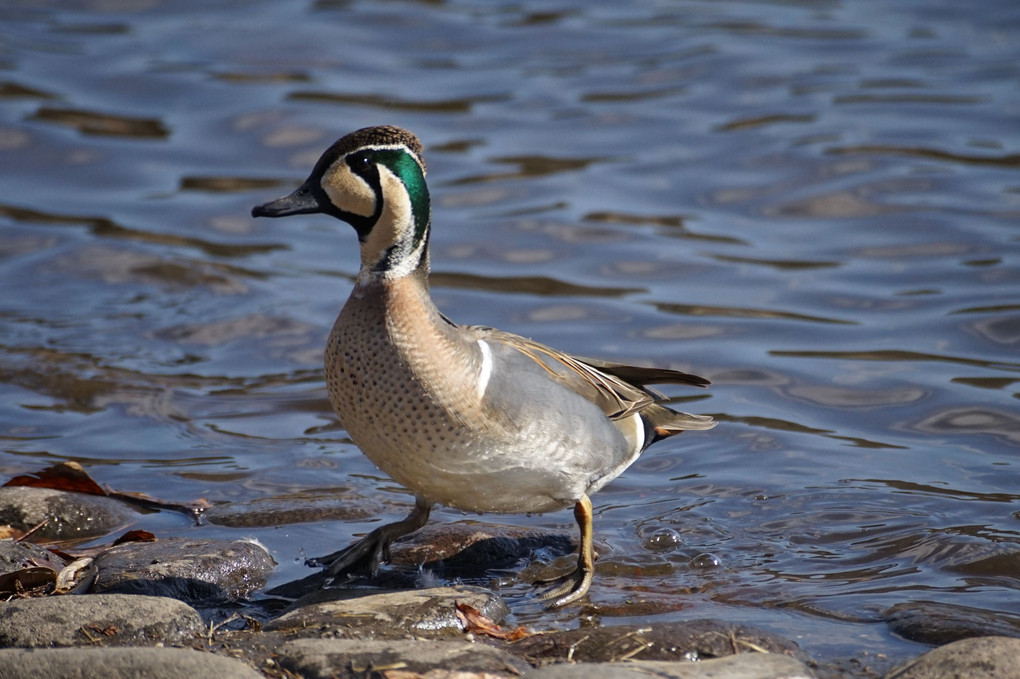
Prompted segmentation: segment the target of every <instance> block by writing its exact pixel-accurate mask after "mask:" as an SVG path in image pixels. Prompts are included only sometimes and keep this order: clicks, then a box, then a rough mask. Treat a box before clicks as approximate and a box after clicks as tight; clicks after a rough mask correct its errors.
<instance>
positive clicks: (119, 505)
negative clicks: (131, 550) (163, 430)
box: [0, 486, 138, 540]
mask: <svg viewBox="0 0 1020 679" xmlns="http://www.w3.org/2000/svg"><path fill="white" fill-rule="evenodd" d="M137 516H138V513H137V512H136V511H135V510H134V509H133V508H132V507H130V506H129V505H127V504H125V503H123V502H120V501H118V500H114V499H112V498H108V497H104V496H102V495H90V494H88V493H69V492H65V491H61V490H53V489H51V488H34V487H31V486H4V487H0V525H3V524H8V525H11V526H13V527H15V528H17V529H19V530H28V529H30V528H33V527H35V526H37V525H38V524H40V523H42V522H43V521H44V520H45V521H47V523H46V525H45V526H43V527H42V528H40V529H39V530H38V531H37V532H36V533H35V534H34V536H35V537H37V538H40V539H47V540H67V539H72V538H88V537H96V536H100V535H107V534H108V533H111V532H113V531H114V530H116V529H117V528H119V527H121V526H123V525H124V524H126V523H128V522H129V521H132V520H134V519H135V518H137Z"/></svg>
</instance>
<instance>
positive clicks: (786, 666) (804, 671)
mask: <svg viewBox="0 0 1020 679" xmlns="http://www.w3.org/2000/svg"><path fill="white" fill-rule="evenodd" d="M524 676H525V678H526V679H812V677H813V675H812V674H811V672H810V670H808V668H807V667H805V666H804V665H803V664H802V663H800V662H799V661H797V660H795V659H794V658H791V657H789V656H786V655H779V654H776V653H741V654H740V655H731V656H729V657H726V658H717V659H715V660H702V661H700V662H666V661H657V660H638V661H634V662H625V663H624V662H614V663H600V664H590V663H578V664H573V663H561V664H558V665H547V666H545V667H543V668H541V669H537V670H534V671H532V672H529V673H527V674H525V675H524Z"/></svg>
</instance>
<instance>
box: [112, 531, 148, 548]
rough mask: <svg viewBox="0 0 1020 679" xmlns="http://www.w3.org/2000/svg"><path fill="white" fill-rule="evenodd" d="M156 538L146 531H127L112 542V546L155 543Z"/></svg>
mask: <svg viewBox="0 0 1020 679" xmlns="http://www.w3.org/2000/svg"><path fill="white" fill-rule="evenodd" d="M155 541H156V536H155V535H153V534H152V533H150V532H149V531H147V530H140V529H135V530H129V531H128V532H126V533H124V534H123V535H121V536H120V537H119V538H117V539H116V540H114V541H113V546H114V547H116V546H117V545H122V544H124V543H125V542H155Z"/></svg>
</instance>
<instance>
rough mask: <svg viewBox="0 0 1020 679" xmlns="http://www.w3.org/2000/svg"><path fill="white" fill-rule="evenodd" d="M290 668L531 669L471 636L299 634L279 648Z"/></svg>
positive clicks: (352, 672)
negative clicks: (381, 638) (401, 638)
mask: <svg viewBox="0 0 1020 679" xmlns="http://www.w3.org/2000/svg"><path fill="white" fill-rule="evenodd" d="M278 662H279V664H280V665H281V666H282V667H283V668H284V669H285V670H288V671H290V672H293V673H295V674H297V675H299V676H302V677H306V678H307V679H318V678H319V677H322V678H323V679H328V678H331V677H363V676H368V675H369V674H371V675H372V676H376V675H378V673H383V675H385V673H386V671H387V670H391V671H394V672H400V673H401V674H402V675H403V676H408V677H414V676H421V675H423V674H426V673H427V676H429V677H436V678H437V679H439V678H441V677H447V676H454V675H456V676H460V677H463V676H471V675H476V676H484V677H491V678H493V679H495V678H497V677H517V676H520V675H521V674H522V673H523V672H525V671H527V670H528V669H530V667H529V666H528V665H527V663H524V662H523V661H521V660H519V659H518V658H515V657H513V656H512V655H510V654H509V653H507V652H506V651H503V650H501V649H498V648H495V647H493V646H486V645H484V644H473V643H471V642H468V641H399V642H398V641H379V640H368V641H362V640H356V639H298V640H295V641H291V642H288V643H286V644H284V645H283V646H282V647H280V649H279V650H278Z"/></svg>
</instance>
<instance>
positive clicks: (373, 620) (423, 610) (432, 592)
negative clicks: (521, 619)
mask: <svg viewBox="0 0 1020 679" xmlns="http://www.w3.org/2000/svg"><path fill="white" fill-rule="evenodd" d="M324 598H326V599H327V600H321V599H324ZM457 602H460V603H465V604H468V605H470V606H473V607H474V608H477V609H478V610H479V611H481V612H482V614H483V615H485V616H486V617H488V618H490V619H492V620H494V621H496V622H498V621H500V620H502V619H503V618H504V617H505V616H506V614H507V612H508V609H507V606H506V603H505V602H504V601H503V600H502V599H501V598H500V597H498V596H497V595H495V594H493V593H492V592H491V591H489V590H487V589H482V588H480V587H433V588H429V589H413V590H399V591H394V592H387V591H383V592H380V591H378V590H353V591H352V590H330V589H326V590H320V591H319V592H317V593H316V594H315V595H314V597H309V598H306V599H303V600H300V601H298V602H295V604H294V606H292V607H291V609H290V610H288V611H287V612H285V613H284V615H282V616H280V617H279V618H277V619H275V620H272V621H270V622H269V623H267V624H266V625H265V627H264V629H266V630H269V631H272V630H292V629H302V628H307V627H314V628H318V629H329V630H333V631H335V632H340V633H344V634H345V635H346V634H351V633H357V634H358V635H359V636H382V637H393V636H406V635H408V634H420V633H422V632H429V631H433V632H434V631H438V630H444V629H445V630H456V631H457V633H458V634H459V633H460V629H461V626H460V622H459V621H458V619H457V612H456V608H455V607H454V605H455V603H457Z"/></svg>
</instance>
